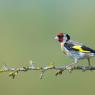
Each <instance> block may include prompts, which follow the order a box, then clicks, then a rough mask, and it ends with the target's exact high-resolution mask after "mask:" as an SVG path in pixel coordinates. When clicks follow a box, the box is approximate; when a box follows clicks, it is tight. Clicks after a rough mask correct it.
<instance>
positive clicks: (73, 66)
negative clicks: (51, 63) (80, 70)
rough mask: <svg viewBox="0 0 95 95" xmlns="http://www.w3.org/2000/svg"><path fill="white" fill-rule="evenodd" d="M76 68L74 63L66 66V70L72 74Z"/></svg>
mask: <svg viewBox="0 0 95 95" xmlns="http://www.w3.org/2000/svg"><path fill="white" fill-rule="evenodd" d="M74 68H75V64H74V63H72V64H69V65H67V66H66V69H67V70H68V71H69V72H70V73H71V72H72V71H73V69H74Z"/></svg>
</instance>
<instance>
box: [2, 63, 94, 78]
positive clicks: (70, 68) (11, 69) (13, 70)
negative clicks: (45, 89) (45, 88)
mask: <svg viewBox="0 0 95 95" xmlns="http://www.w3.org/2000/svg"><path fill="white" fill-rule="evenodd" d="M34 70H36V71H40V72H41V73H40V79H42V78H43V77H44V73H45V72H46V71H48V70H55V71H57V72H56V74H55V75H56V76H57V75H60V74H62V72H63V71H65V70H67V71H69V72H72V71H73V70H82V71H87V70H95V67H93V66H90V67H89V66H76V65H74V64H69V65H63V66H55V65H54V64H50V65H48V66H44V67H37V66H34V64H33V62H32V61H30V65H29V66H26V67H25V66H24V67H19V68H16V67H8V66H6V65H4V66H3V67H2V68H1V69H0V73H4V72H9V77H11V78H12V79H14V78H15V77H16V76H17V75H18V73H20V72H27V71H34Z"/></svg>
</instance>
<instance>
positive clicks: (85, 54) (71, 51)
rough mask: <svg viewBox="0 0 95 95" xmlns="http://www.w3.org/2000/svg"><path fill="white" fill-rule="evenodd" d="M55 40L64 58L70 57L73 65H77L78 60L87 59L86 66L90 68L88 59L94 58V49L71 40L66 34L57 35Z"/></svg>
mask: <svg viewBox="0 0 95 95" xmlns="http://www.w3.org/2000/svg"><path fill="white" fill-rule="evenodd" d="M55 39H56V40H57V41H58V42H59V43H60V47H61V51H62V52H63V53H64V54H65V55H66V56H68V57H71V58H72V59H73V63H74V64H76V63H78V62H79V60H82V59H87V64H88V66H89V67H90V66H91V62H90V59H91V57H93V56H95V50H94V49H92V48H89V47H88V46H86V45H84V44H83V43H80V42H76V41H73V40H71V36H70V35H69V34H66V33H58V34H57V35H56V36H55Z"/></svg>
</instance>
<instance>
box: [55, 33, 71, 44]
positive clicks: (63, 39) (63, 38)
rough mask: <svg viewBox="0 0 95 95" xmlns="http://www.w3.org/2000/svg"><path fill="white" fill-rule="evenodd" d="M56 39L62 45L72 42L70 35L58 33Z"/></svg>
mask: <svg viewBox="0 0 95 95" xmlns="http://www.w3.org/2000/svg"><path fill="white" fill-rule="evenodd" d="M55 39H56V40H57V41H59V42H60V43H66V42H67V41H69V40H70V36H69V35H68V34H65V33H58V34H57V35H56V37H55Z"/></svg>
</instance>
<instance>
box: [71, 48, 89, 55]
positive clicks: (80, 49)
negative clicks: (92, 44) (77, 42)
mask: <svg viewBox="0 0 95 95" xmlns="http://www.w3.org/2000/svg"><path fill="white" fill-rule="evenodd" d="M72 48H73V49H76V50H78V51H79V52H84V53H89V52H90V51H88V50H84V49H82V47H81V46H73V47H72Z"/></svg>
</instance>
